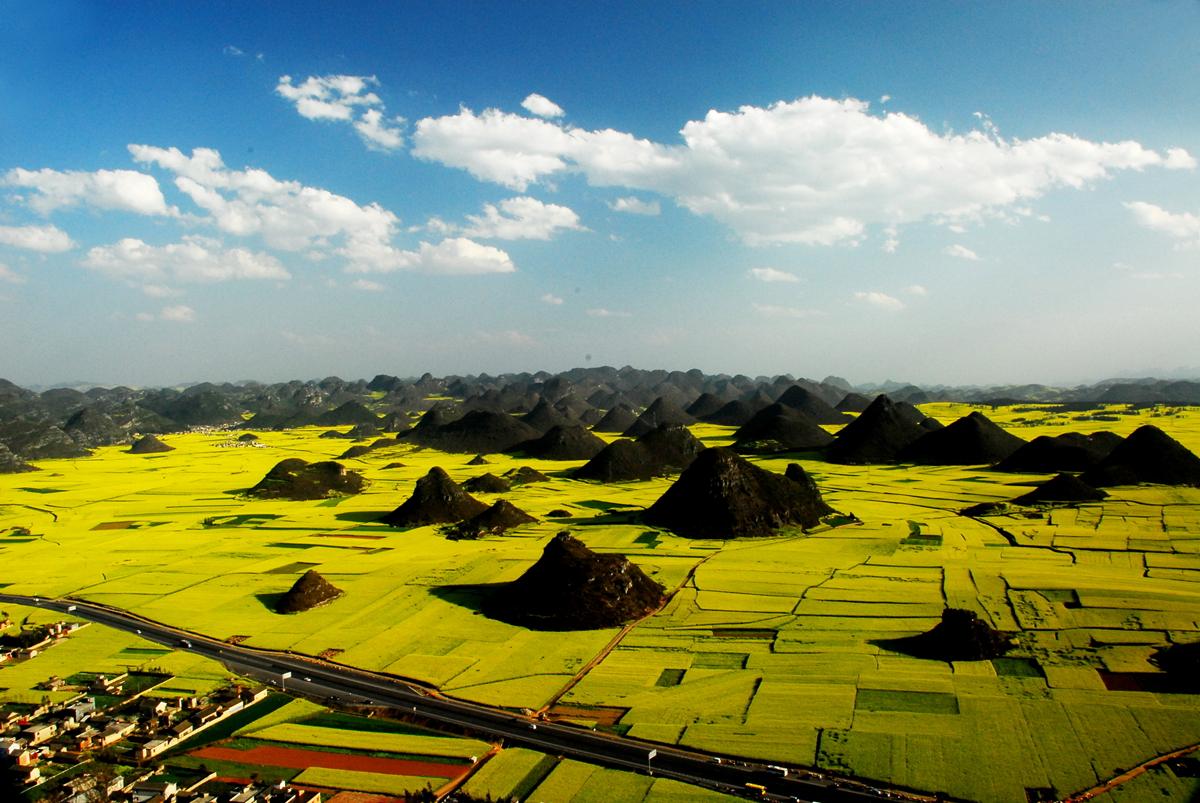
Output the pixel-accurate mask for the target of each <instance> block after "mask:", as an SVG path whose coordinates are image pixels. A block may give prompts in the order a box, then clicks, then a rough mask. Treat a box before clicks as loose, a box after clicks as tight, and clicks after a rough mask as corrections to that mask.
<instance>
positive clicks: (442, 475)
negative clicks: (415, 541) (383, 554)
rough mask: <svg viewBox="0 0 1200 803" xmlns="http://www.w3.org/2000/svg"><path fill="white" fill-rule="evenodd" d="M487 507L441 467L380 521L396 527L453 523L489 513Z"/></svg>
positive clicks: (436, 468)
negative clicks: (486, 511)
mask: <svg viewBox="0 0 1200 803" xmlns="http://www.w3.org/2000/svg"><path fill="white" fill-rule="evenodd" d="M487 507H488V506H487V505H485V504H484V503H483V502H480V501H479V500H478V499H476V498H475V497H473V496H471V495H470V494H468V493H467V492H466V491H464V490H463V489H462V488H460V487H459V486H458V485H457V484H456V483H455V482H454V480H452V479H450V475H449V474H447V473H446V470H445V469H443V468H441V467H440V466H434V467H433V468H431V469H429V473H427V474H426V475H425V476H424V477H421V479H419V480H417V484H416V487H414V488H413V492H412V496H410V497H409V498H408V499H407V500H405V502H404V504H402V505H400V506H399V507H398V508H396V509H395V510H393V511H392V512H391V513H389V514H387V515H386V516H384V517H383V518H381V519H380V521H382V522H383V523H385V524H390V525H392V526H393V527H422V526H424V525H426V524H450V523H453V522H456V521H462V520H463V519H468V518H470V517H471V516H475V515H477V514H479V513H482V512H483V511H485V510H487Z"/></svg>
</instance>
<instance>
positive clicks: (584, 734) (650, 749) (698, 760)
mask: <svg viewBox="0 0 1200 803" xmlns="http://www.w3.org/2000/svg"><path fill="white" fill-rule="evenodd" d="M0 602H9V603H13V604H18V605H31V606H36V607H40V608H46V609H49V610H54V611H58V612H60V613H69V614H71V615H73V616H77V617H80V618H82V619H87V620H90V621H92V622H97V623H99V624H102V625H106V626H108V627H113V628H116V629H118V630H125V631H128V632H131V633H136V634H137V635H139V636H141V637H142V638H145V639H149V640H150V641H156V642H158V643H160V644H164V645H167V646H169V647H172V648H173V649H182V650H187V651H189V652H193V653H196V654H198V655H203V656H205V657H207V658H212V659H214V660H216V661H220V662H221V663H223V664H225V665H226V666H228V667H229V668H230V669H231V670H233V671H235V672H237V673H239V674H241V675H245V676H247V677H252V678H259V679H262V680H263V681H265V682H267V683H270V684H272V685H275V686H277V687H281V688H282V689H283V690H285V691H289V692H294V693H297V694H305V695H309V696H313V697H317V698H325V699H326V700H327V701H329V702H330V703H332V704H334V705H338V704H341V705H376V706H385V707H389V708H396V709H402V710H407V711H409V712H411V713H412V714H413V715H415V716H419V717H423V718H425V719H428V720H431V721H433V722H440V723H444V724H448V725H454V726H458V727H460V728H463V729H466V730H469V731H473V732H477V733H481V734H486V735H487V736H490V737H493V738H502V739H504V741H505V743H506V744H508V745H520V746H523V747H530V748H533V749H535V750H539V751H541V752H544V753H550V754H553V755H559V756H564V757H568V758H574V759H580V760H582V761H589V762H592V763H594V764H601V765H604V766H608V767H616V768H619V769H624V770H633V771H636V772H642V773H646V772H649V773H652V774H653V775H654V776H656V777H662V778H673V779H676V780H679V781H683V782H685V783H690V784H695V785H698V786H703V787H706V788H709V789H716V790H719V791H722V792H726V793H729V794H735V795H741V796H743V797H753V798H756V799H766V800H776V801H789V800H800V801H822V803H825V802H826V801H849V802H851V803H857V802H858V801H878V800H895V799H897V798H906V797H908V796H905V795H899V794H897V793H895V792H888V791H886V790H883V789H874V788H871V787H869V786H867V785H863V784H857V783H853V782H848V781H844V780H833V779H829V778H826V777H824V776H822V775H820V774H817V773H805V772H803V771H796V770H791V771H790V772H788V774H787V775H786V776H782V775H781V774H780V770H778V769H771V768H770V767H769V766H768V765H764V764H756V763H751V762H745V761H742V760H740V759H735V758H732V757H728V756H716V755H712V754H707V753H700V752H697V751H694V750H683V749H679V748H676V747H666V746H664V745H661V744H656V743H652V742H644V741H641V740H638V739H631V738H628V737H620V736H616V735H613V734H609V733H603V732H597V731H593V730H590V729H585V728H582V727H578V726H573V725H565V724H556V723H551V722H544V721H536V720H534V719H532V718H530V717H525V716H521V715H519V714H515V713H513V712H512V711H506V710H504V709H499V708H492V707H489V706H485V705H479V704H476V703H468V702H464V701H462V700H454V699H450V698H446V697H443V696H441V695H439V694H437V693H436V692H434V691H433V690H431V689H424V688H421V687H420V686H419V685H416V684H412V683H407V682H404V681H401V680H398V679H396V678H392V677H388V676H386V675H380V674H376V673H373V672H367V671H364V670H360V669H354V668H352V667H346V666H342V665H339V664H333V663H330V662H327V661H322V660H320V659H317V658H311V657H308V656H301V655H294V654H290V653H281V652H274V651H269V650H260V649H256V648H253V647H246V646H242V645H234V644H229V643H227V642H223V641H218V640H216V639H212V638H209V637H206V636H202V635H197V634H195V633H190V632H188V631H184V630H179V629H177V628H173V627H170V626H168V625H164V624H162V623H161V622H154V621H151V620H148V619H143V618H141V617H139V616H136V615H134V614H130V613H127V612H125V611H121V610H118V609H115V608H109V607H107V606H101V605H96V604H94V603H87V602H80V601H75V600H62V599H47V598H45V597H29V596H22V595H17V594H3V593H0ZM288 673H290V676H289V675H288Z"/></svg>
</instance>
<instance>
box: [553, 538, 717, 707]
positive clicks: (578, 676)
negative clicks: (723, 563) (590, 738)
mask: <svg viewBox="0 0 1200 803" xmlns="http://www.w3.org/2000/svg"><path fill="white" fill-rule="evenodd" d="M716 554H717V553H715V552H713V553H711V554H708V555H705V556H704V557H703V558H701V559H700V560H699V561H697V562H696V565H694V566H692V568H690V569H688V573H687V574H686V575H684V577H683V579H682V580H680V581H679V585H677V586H675V588H674V589H672V590H671V592H670V593H668V594H665V595H664V596H663V603H662V605H659V606H658V607H657V608H655V609H654V610H652V611H650V613H648V614H646V615H645V616H642V617H640V618H638V619H635V620H633V621H632V622H630V623H628V624H627V625H625V626H624V627H622V628H621V629H620V630H618V631H617V633H616V635H615V636H613V637H612V638H611V639H609V641H608V643H607V644H605V645H604V647H602V648H601V650H600V652H598V653H596V654H595V655H594V656H592V659H591V660H590V661H588V662H587V663H586V664H584V665H583V666H582V667H580V668H579V671H578V672H576V673H575V674H574V675H573V676H572V677H571V679H570V680H568V681H567V683H566V685H565V686H563V687H562V688H561V689H559V690H558V691H557V692H555V693H554V695H553V696H552V697H551V698H550V699H549V700H548V701H547V702H546V703H545V704H544V705H543V706H542V707H541V708H539V709H538V710H537V711H535V712H534V715H535V716H538V717H540V716H541V715H543V714H545V713H546V711H548V710H549V709H550V708H551V707H553V706H554V705H555V704H557V703H558V701H559V700H561V699H562V698H563V697H564V696H565V695H566V694H567V692H569V691H571V689H573V688H575V687H576V686H577V685H578V684H579V682H580V681H581V680H583V679H584V677H586V676H587V674H588V673H589V672H591V671H592V670H593V669H595V668H596V665H597V664H599V663H600V662H601V661H603V660H604V659H605V658H607V657H608V656H609V653H611V652H612V651H613V650H615V649H616V648H617V645H618V644H620V643H621V642H622V641H623V640H624V639H625V637H626V636H628V635H629V631H631V630H633V629H634V628H635V627H637V626H638V625H640V624H641V623H642V622H644V621H646V620H647V619H649V618H650V617H651V616H655V615H657V614H658V613H659V612H661V611H662V610H663V609H664V608H666V607H667V606H668V605H670V604H671V600H673V599H675V595H676V594H678V593H679V592H680V591H682V590H683V589H684V588H685V587H686V586H687V584H688V583H690V582H692V580H693V578H695V576H696V570H697V569H699V568H700V567H701V566H703V565H704V564H705V563H707V562H708V561H709V560H711V559H712V558H713V557H715V556H716Z"/></svg>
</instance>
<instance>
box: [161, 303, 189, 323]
mask: <svg viewBox="0 0 1200 803" xmlns="http://www.w3.org/2000/svg"><path fill="white" fill-rule="evenodd" d="M158 317H160V318H162V319H163V320H164V321H174V322H175V323H191V322H192V321H194V320H196V311H195V310H194V309H192V308H191V307H189V306H187V305H186V304H176V305H175V306H172V307H163V308H162V311H161V312H159V313H158Z"/></svg>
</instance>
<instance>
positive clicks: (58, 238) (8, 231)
mask: <svg viewBox="0 0 1200 803" xmlns="http://www.w3.org/2000/svg"><path fill="white" fill-rule="evenodd" d="M0 244H2V245H11V246H12V247H13V248H23V249H25V250H26V251H39V252H41V253H43V254H60V253H62V252H63V251H70V250H71V249H72V248H74V247H75V243H73V242H71V238H70V237H68V236H67V233H66V232H65V231H63V230H62V229H60V228H58V227H57V226H0Z"/></svg>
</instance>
